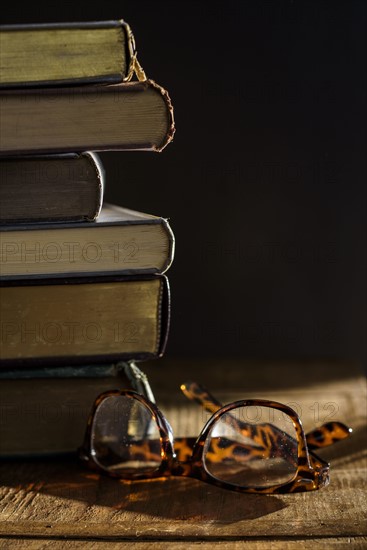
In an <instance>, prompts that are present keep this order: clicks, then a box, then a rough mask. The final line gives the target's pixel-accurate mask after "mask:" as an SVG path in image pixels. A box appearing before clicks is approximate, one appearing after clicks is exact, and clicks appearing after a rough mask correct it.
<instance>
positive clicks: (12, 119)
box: [0, 80, 175, 156]
mask: <svg viewBox="0 0 367 550" xmlns="http://www.w3.org/2000/svg"><path fill="white" fill-rule="evenodd" d="M0 117H1V126H0V131H1V134H0V153H1V155H2V156H13V155H20V154H37V153H68V152H83V151H106V150H130V151H132V150H146V151H158V152H159V151H161V150H162V149H164V147H166V145H167V144H168V143H169V142H170V141H171V140H172V139H173V134H174V131H175V126H174V119H173V107H172V103H171V100H170V97H169V95H168V93H167V91H166V90H164V89H163V88H162V87H161V86H159V85H158V84H156V83H155V82H154V81H152V80H145V81H143V82H126V83H123V84H114V85H111V86H101V85H96V86H79V87H63V88H51V87H50V88H37V89H14V90H8V89H5V90H4V89H2V90H0Z"/></svg>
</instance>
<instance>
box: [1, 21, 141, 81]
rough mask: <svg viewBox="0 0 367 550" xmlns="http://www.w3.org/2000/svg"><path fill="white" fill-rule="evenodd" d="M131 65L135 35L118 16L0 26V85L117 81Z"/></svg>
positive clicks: (126, 76)
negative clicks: (96, 19)
mask: <svg viewBox="0 0 367 550" xmlns="http://www.w3.org/2000/svg"><path fill="white" fill-rule="evenodd" d="M135 69H136V50H135V42H134V37H133V34H132V31H131V28H130V27H129V25H128V24H127V23H126V22H125V21H123V20H119V21H96V22H90V23H51V24H33V25H3V26H1V27H0V86H2V87H23V86H39V85H57V84H58V85H60V84H62V85H64V84H74V85H75V84H89V83H118V82H123V81H126V80H129V79H130V78H131V77H132V75H133V72H134V70H135Z"/></svg>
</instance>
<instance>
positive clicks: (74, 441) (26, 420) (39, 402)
mask: <svg viewBox="0 0 367 550" xmlns="http://www.w3.org/2000/svg"><path fill="white" fill-rule="evenodd" d="M142 380H143V381H145V386H144V385H142V383H141V381H142ZM128 388H129V389H133V390H135V391H138V392H139V393H142V394H143V395H146V396H147V397H148V398H150V399H152V392H151V389H150V386H149V382H148V381H147V377H146V376H145V374H144V373H143V372H142V371H141V370H140V369H138V368H137V366H136V365H135V364H134V363H124V362H119V363H117V364H105V365H83V366H78V367H70V366H67V365H64V366H62V367H60V368H52V367H50V368H48V367H44V368H35V369H31V368H27V369H19V368H18V369H12V370H6V369H0V457H2V458H5V457H10V458H13V457H29V456H32V455H49V454H54V453H69V452H75V451H76V450H77V449H78V447H79V446H80V445H81V444H82V441H83V437H84V432H85V428H86V425H87V420H88V416H89V413H90V410H91V407H92V404H93V402H94V400H95V398H96V397H97V396H98V395H99V394H100V393H102V392H104V391H107V390H111V389H112V390H113V389H128ZM153 400H154V396H153Z"/></svg>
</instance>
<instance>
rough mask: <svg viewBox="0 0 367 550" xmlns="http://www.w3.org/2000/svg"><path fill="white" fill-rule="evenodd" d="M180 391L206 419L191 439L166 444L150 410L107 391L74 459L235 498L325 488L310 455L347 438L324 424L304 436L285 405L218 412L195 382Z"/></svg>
mask: <svg viewBox="0 0 367 550" xmlns="http://www.w3.org/2000/svg"><path fill="white" fill-rule="evenodd" d="M181 390H182V391H183V393H184V394H185V395H186V396H187V397H188V398H189V399H192V400H194V401H196V402H197V403H198V404H200V405H201V406H203V407H204V408H205V409H206V410H207V411H209V412H211V413H213V414H212V416H211V418H210V419H209V420H208V421H207V423H206V424H205V426H204V428H203V429H202V431H201V433H200V435H199V437H198V438H193V437H180V438H176V439H175V441H174V439H173V433H172V429H171V427H170V425H169V423H168V421H167V420H166V418H165V417H164V416H163V414H162V412H161V411H160V410H159V409H158V407H157V406H156V405H155V403H153V402H152V401H150V400H149V399H147V398H146V397H145V396H143V395H141V394H139V393H137V392H135V391H131V390H123V391H117V390H115V391H107V392H105V393H102V394H101V395H100V396H99V397H97V399H96V400H95V403H94V405H93V408H92V411H91V415H90V417H89V420H88V425H87V429H86V434H85V440H84V443H83V446H82V448H81V449H80V452H79V456H80V458H81V460H83V461H84V462H85V463H86V464H87V465H88V466H89V467H91V468H92V469H95V470H98V471H101V472H103V473H106V474H108V475H110V476H114V477H119V478H123V479H130V480H137V479H150V478H156V477H170V476H186V477H191V478H195V479H198V480H200V481H204V482H207V483H211V484H213V485H216V486H218V487H222V488H224V489H230V490H234V491H239V492H248V493H289V492H299V491H312V490H314V489H319V488H321V487H325V486H326V485H327V484H328V483H329V464H328V463H327V462H325V461H324V460H322V459H321V458H319V457H317V456H316V455H315V454H314V453H313V450H314V449H317V448H321V447H326V446H328V445H331V444H332V443H335V442H336V441H339V440H342V439H345V438H346V437H348V436H349V435H350V433H351V431H352V430H351V429H350V428H348V427H347V426H345V425H344V424H342V423H341V422H328V423H326V424H324V425H322V426H321V427H319V428H317V429H315V430H313V431H311V432H310V433H308V434H306V435H305V433H304V431H303V428H302V424H301V420H300V418H299V416H298V415H297V413H296V412H295V411H294V410H293V409H291V408H290V407H288V406H287V405H283V404H281V403H277V402H275V401H267V400H260V399H247V400H241V401H235V402H234V403H230V404H229V405H225V406H223V405H222V404H221V403H219V401H217V400H216V399H215V398H214V397H213V395H211V394H210V393H209V392H208V390H206V389H205V388H204V387H203V386H200V385H199V384H197V383H195V382H187V383H185V384H183V385H182V386H181Z"/></svg>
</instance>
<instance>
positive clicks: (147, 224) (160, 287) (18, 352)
mask: <svg viewBox="0 0 367 550" xmlns="http://www.w3.org/2000/svg"><path fill="white" fill-rule="evenodd" d="M0 39H1V44H0V64H1V76H0V129H1V159H0V170H1V180H0V224H1V226H0V244H1V251H0V253H1V256H0V268H1V272H0V276H1V277H0V278H1V288H0V291H1V297H0V307H1V310H0V320H1V336H0V338H1V355H0V455H1V456H15V455H18V454H22V453H26V454H32V453H46V452H63V451H73V450H76V448H77V447H78V445H79V444H80V443H81V439H82V435H83V430H84V428H85V424H86V419H87V416H88V412H89V408H90V406H91V404H92V401H93V399H94V398H95V397H96V395H97V394H98V393H100V392H101V391H104V390H105V389H108V388H109V389H111V388H113V387H115V386H119V385H121V384H122V383H123V382H124V383H126V377H130V376H132V379H134V376H135V380H136V381H137V380H142V379H143V375H142V373H141V372H140V371H139V369H137V367H136V366H135V361H141V360H145V359H151V358H157V357H160V356H161V355H162V354H163V352H164V348H165V344H166V340H167V334H168V325H169V310H170V300H169V285H168V279H167V277H166V275H165V274H164V273H165V272H166V271H167V269H168V268H169V267H170V265H171V263H172V260H173V254H174V237H173V234H172V231H171V228H170V226H169V223H168V221H167V220H166V219H164V218H162V217H158V216H152V215H147V214H143V213H141V212H136V211H132V210H129V209H126V208H122V207H119V206H116V205H110V204H104V202H103V191H104V185H105V172H104V169H103V166H102V163H101V160H100V158H99V157H98V152H99V151H105V150H116V151H124V150H140V151H162V149H164V147H165V146H166V145H167V144H168V143H169V142H170V141H171V140H172V138H173V134H174V131H175V126H174V119H173V108H172V104H171V101H170V98H169V95H168V93H167V92H166V90H164V89H163V88H162V87H161V86H159V85H158V84H157V83H155V82H154V81H152V80H148V79H147V78H146V77H145V73H144V71H143V69H142V68H141V66H140V64H139V62H138V59H137V54H136V48H135V42H134V38H133V35H132V32H131V29H130V27H129V26H128V25H127V24H126V22H124V21H108V22H100V23H98V22H96V23H81V24H75V23H73V24H62V25H61V24H50V25H29V26H4V27H1V30H0ZM130 382H131V380H130ZM136 383H137V382H136ZM132 385H134V383H132Z"/></svg>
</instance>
